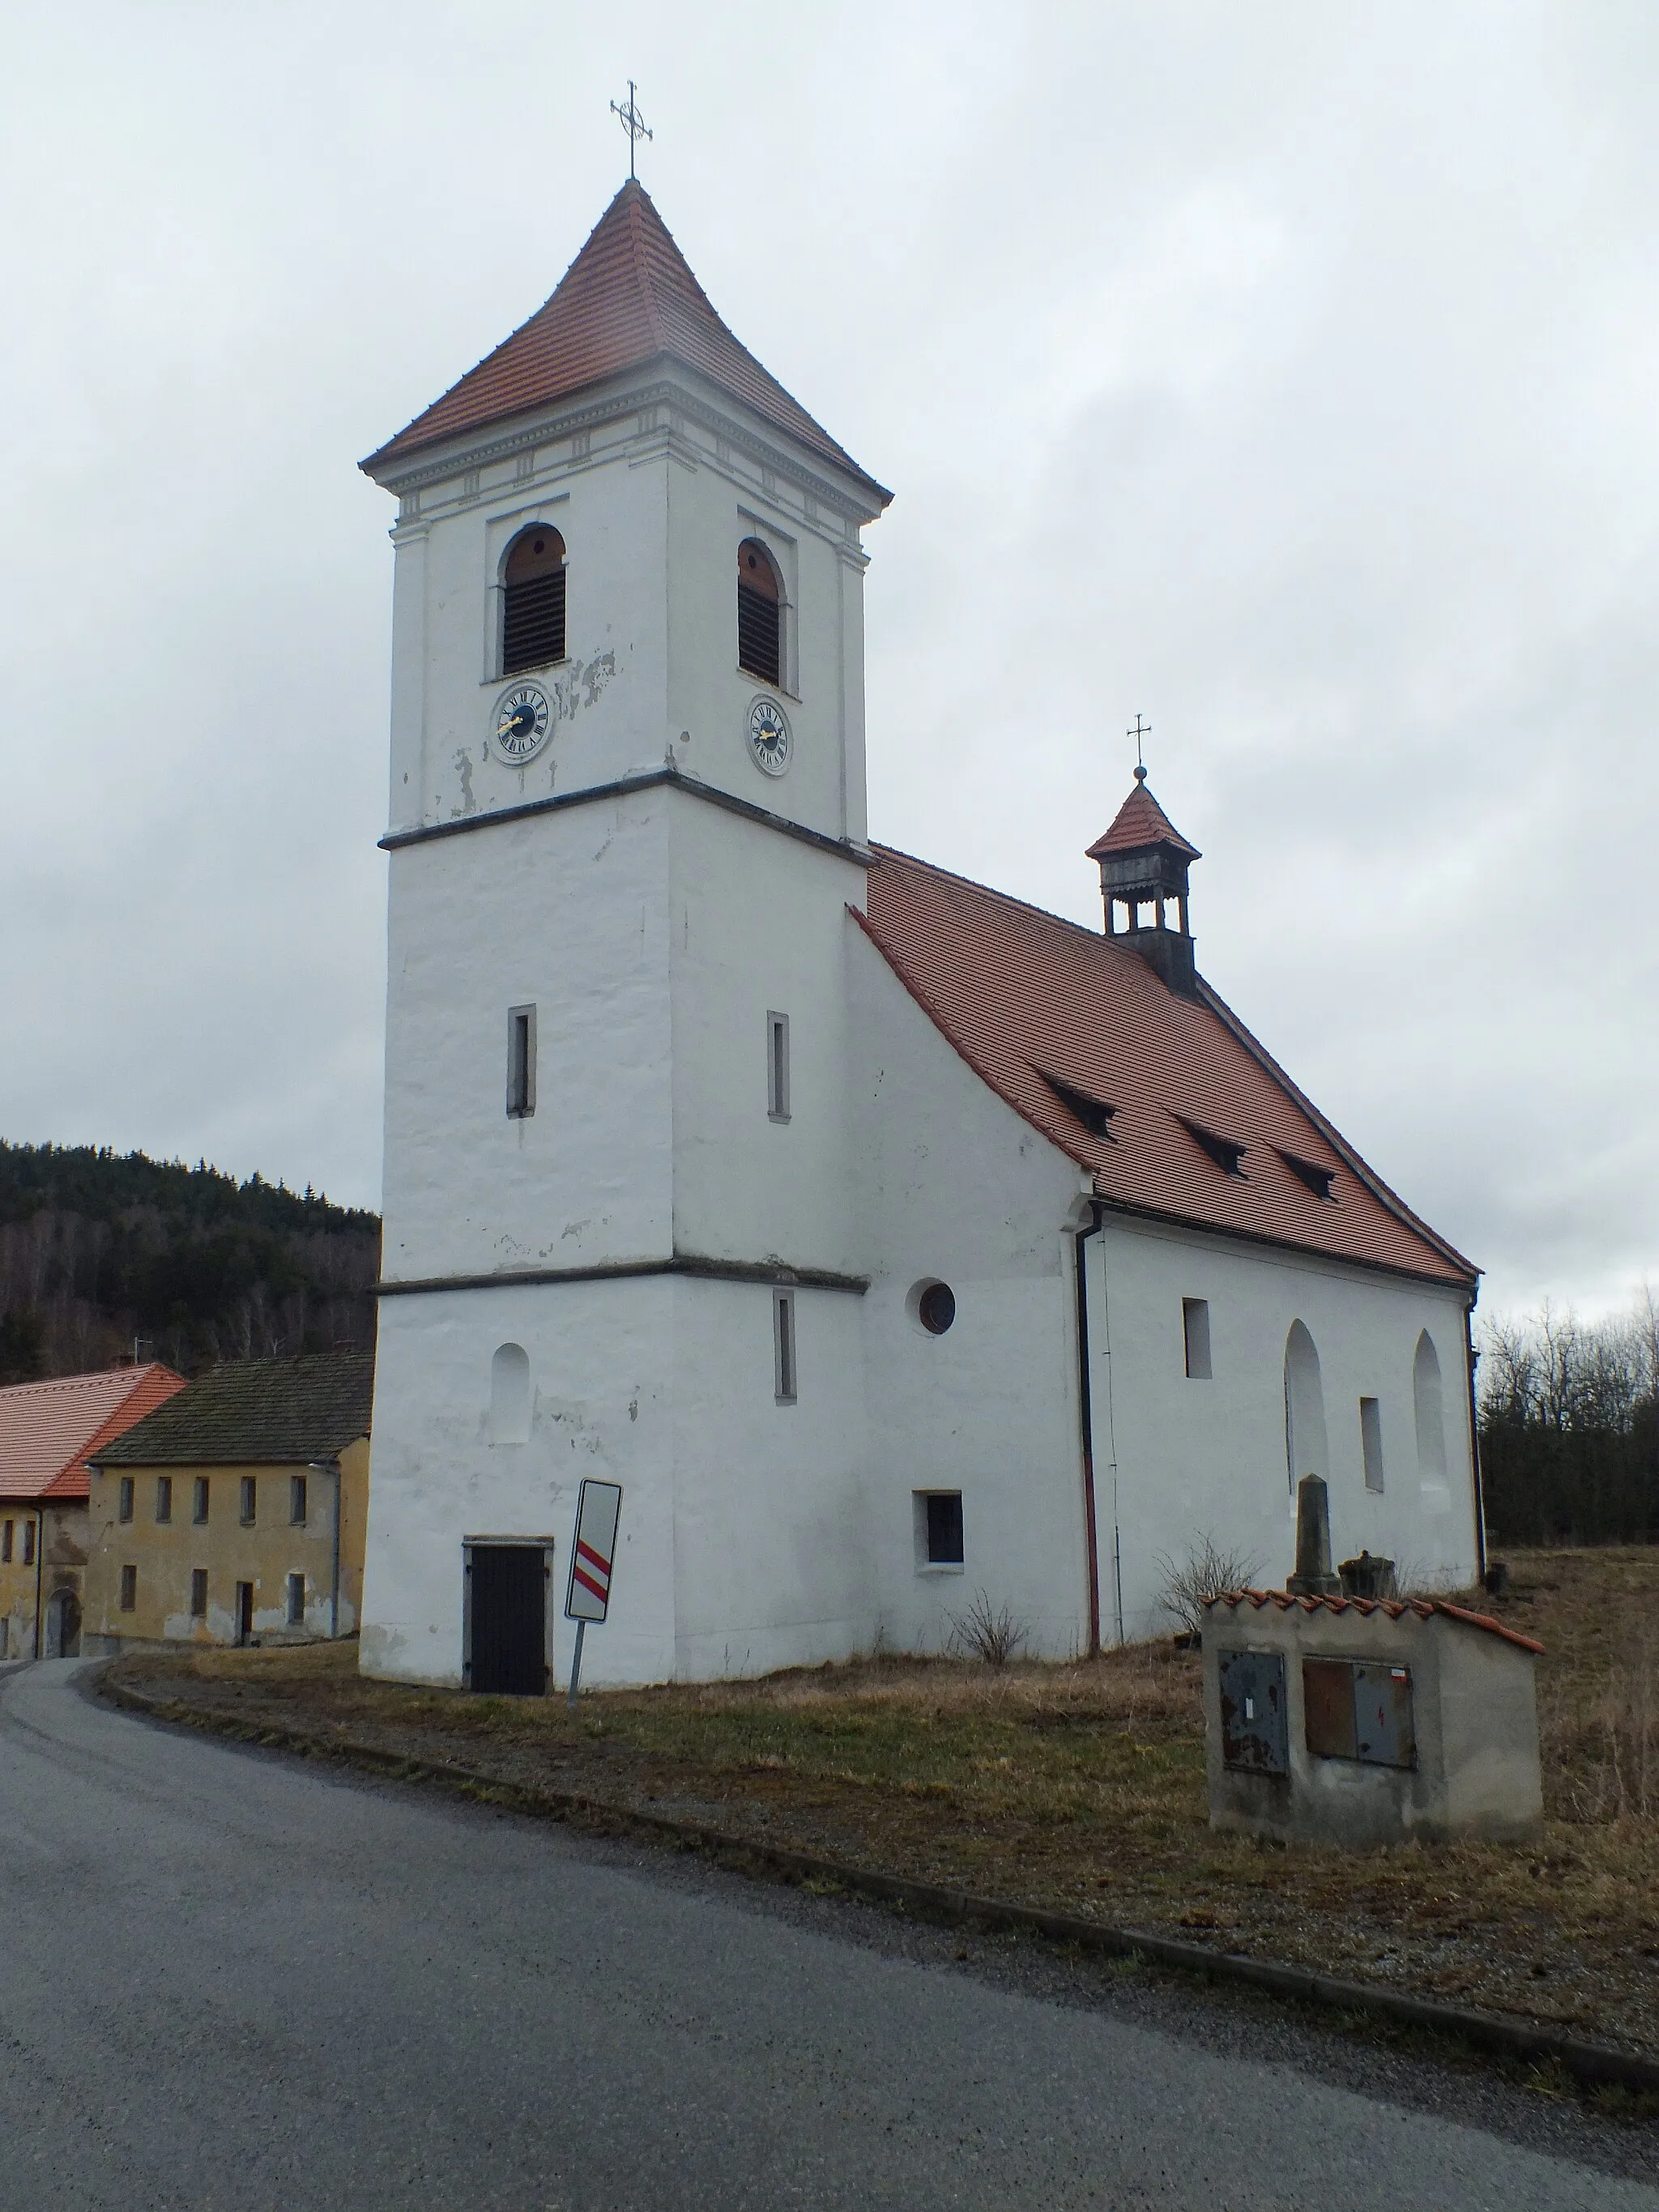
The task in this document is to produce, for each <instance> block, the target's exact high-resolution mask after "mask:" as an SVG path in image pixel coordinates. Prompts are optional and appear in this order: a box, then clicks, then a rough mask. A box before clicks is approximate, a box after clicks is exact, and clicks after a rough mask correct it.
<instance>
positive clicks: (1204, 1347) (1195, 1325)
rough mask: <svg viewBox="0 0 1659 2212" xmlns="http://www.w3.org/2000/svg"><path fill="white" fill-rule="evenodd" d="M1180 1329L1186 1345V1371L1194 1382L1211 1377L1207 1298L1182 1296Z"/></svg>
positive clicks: (1201, 1381) (1206, 1380)
mask: <svg viewBox="0 0 1659 2212" xmlns="http://www.w3.org/2000/svg"><path fill="white" fill-rule="evenodd" d="M1181 1329H1182V1336H1183V1337H1184V1339H1185V1340H1186V1346H1187V1373H1188V1376H1189V1377H1190V1378H1191V1380H1192V1381H1193V1382H1194V1383H1207V1382H1209V1380H1210V1379H1211V1376H1212V1369H1211V1366H1210V1301H1209V1300H1208V1299H1207V1298H1182V1301H1181Z"/></svg>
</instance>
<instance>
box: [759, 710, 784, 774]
mask: <svg viewBox="0 0 1659 2212" xmlns="http://www.w3.org/2000/svg"><path fill="white" fill-rule="evenodd" d="M790 746H791V739H790V736H789V725H788V723H787V721H786V720H785V719H784V713H783V709H782V708H781V707H780V706H779V704H778V702H777V701H776V700H775V699H757V700H756V702H755V703H754V705H753V706H752V707H751V708H750V709H749V750H750V752H751V753H753V755H754V756H755V765H756V767H757V768H758V769H763V771H764V772H765V773H766V774H767V775H782V774H783V772H784V770H785V769H787V767H788V765H789V753H790Z"/></svg>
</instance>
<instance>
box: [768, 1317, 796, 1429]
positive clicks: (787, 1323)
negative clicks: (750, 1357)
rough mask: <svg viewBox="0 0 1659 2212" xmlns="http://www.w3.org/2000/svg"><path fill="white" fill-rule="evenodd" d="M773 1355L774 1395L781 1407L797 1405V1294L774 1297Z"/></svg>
mask: <svg viewBox="0 0 1659 2212" xmlns="http://www.w3.org/2000/svg"><path fill="white" fill-rule="evenodd" d="M772 1354H773V1379H774V1383H775V1393H774V1395H775V1397H776V1399H777V1401H778V1403H779V1405H780V1406H793V1404H794V1402H795V1294H794V1292H793V1291H773V1293H772Z"/></svg>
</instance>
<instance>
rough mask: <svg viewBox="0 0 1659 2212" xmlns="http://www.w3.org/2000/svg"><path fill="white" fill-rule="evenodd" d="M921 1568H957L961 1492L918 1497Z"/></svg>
mask: <svg viewBox="0 0 1659 2212" xmlns="http://www.w3.org/2000/svg"><path fill="white" fill-rule="evenodd" d="M921 1509H922V1526H921V1534H922V1548H923V1565H926V1566H930V1567H959V1566H960V1565H962V1563H963V1553H962V1492H960V1491H959V1490H927V1491H923V1492H922V1493H921Z"/></svg>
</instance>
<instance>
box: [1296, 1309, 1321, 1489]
mask: <svg viewBox="0 0 1659 2212" xmlns="http://www.w3.org/2000/svg"><path fill="white" fill-rule="evenodd" d="M1285 1468H1286V1470H1287V1472H1288V1474H1289V1476H1290V1485H1291V1496H1292V1497H1294V1496H1295V1495H1296V1486H1297V1483H1298V1482H1300V1481H1301V1480H1302V1478H1303V1476H1304V1474H1316V1475H1319V1476H1321V1477H1322V1479H1323V1480H1325V1481H1327V1482H1328V1481H1329V1480H1330V1479H1331V1452H1330V1444H1329V1443H1328V1439H1327V1437H1326V1434H1325V1385H1324V1383H1323V1381H1322V1378H1321V1376H1320V1372H1319V1352H1318V1349H1317V1347H1316V1345H1315V1343H1314V1340H1313V1338H1312V1336H1311V1335H1310V1334H1309V1332H1308V1328H1307V1324H1306V1323H1305V1322H1299V1321H1293V1322H1291V1333H1290V1334H1289V1335H1288V1336H1287V1337H1286V1338H1285Z"/></svg>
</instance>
